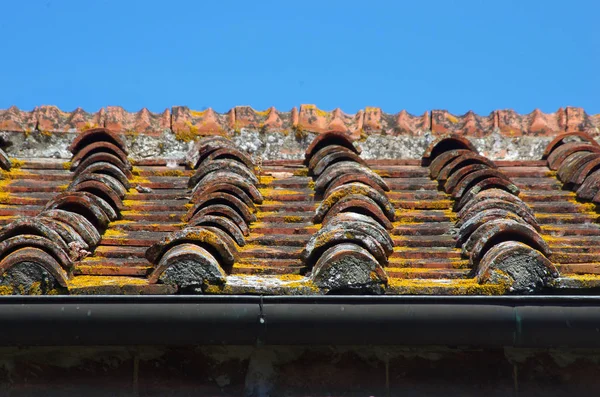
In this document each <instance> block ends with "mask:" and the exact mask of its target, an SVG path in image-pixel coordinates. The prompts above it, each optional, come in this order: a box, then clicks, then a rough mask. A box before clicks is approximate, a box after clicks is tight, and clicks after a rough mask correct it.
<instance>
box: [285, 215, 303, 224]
mask: <svg viewBox="0 0 600 397" xmlns="http://www.w3.org/2000/svg"><path fill="white" fill-rule="evenodd" d="M303 220H304V218H302V217H301V216H293V215H290V216H284V217H283V221H284V222H285V223H300V222H302V221H303Z"/></svg>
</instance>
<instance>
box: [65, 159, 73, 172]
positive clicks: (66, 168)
mask: <svg viewBox="0 0 600 397" xmlns="http://www.w3.org/2000/svg"><path fill="white" fill-rule="evenodd" d="M72 165H73V163H71V162H70V161H65V162H64V163H63V165H62V166H63V169H65V170H67V171H68V170H70V169H71V166H72Z"/></svg>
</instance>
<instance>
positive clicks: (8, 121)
mask: <svg viewBox="0 0 600 397" xmlns="http://www.w3.org/2000/svg"><path fill="white" fill-rule="evenodd" d="M36 127H37V118H36V115H35V113H34V112H26V111H24V110H19V109H18V108H17V107H16V106H11V107H10V108H9V109H6V110H0V130H3V131H18V132H23V131H33V130H35V128H36Z"/></svg>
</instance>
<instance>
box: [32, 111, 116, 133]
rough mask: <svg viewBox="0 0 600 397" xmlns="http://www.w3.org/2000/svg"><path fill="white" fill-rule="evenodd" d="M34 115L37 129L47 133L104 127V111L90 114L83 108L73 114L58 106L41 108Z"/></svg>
mask: <svg viewBox="0 0 600 397" xmlns="http://www.w3.org/2000/svg"><path fill="white" fill-rule="evenodd" d="M34 113H35V115H36V118H37V122H38V124H37V129H38V130H39V131H42V132H45V133H54V132H69V131H73V132H75V131H84V130H86V129H89V128H98V127H104V116H105V111H104V109H100V111H98V112H96V113H88V112H86V111H84V110H83V109H81V108H77V109H75V110H74V111H73V112H63V111H61V110H60V109H59V108H57V107H56V106H39V107H37V108H35V110H34Z"/></svg>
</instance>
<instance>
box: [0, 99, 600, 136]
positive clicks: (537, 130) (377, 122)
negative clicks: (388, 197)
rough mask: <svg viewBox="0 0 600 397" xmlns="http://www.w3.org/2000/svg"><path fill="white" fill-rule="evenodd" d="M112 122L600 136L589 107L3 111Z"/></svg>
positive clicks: (3, 113)
mask: <svg viewBox="0 0 600 397" xmlns="http://www.w3.org/2000/svg"><path fill="white" fill-rule="evenodd" d="M95 127H105V128H109V129H111V130H112V131H115V132H119V133H128V132H132V133H133V132H135V133H144V134H149V135H160V134H162V133H163V132H164V131H166V130H171V131H172V132H173V133H175V134H176V135H178V136H179V137H181V138H184V139H193V138H195V137H196V136H204V135H225V134H228V135H231V134H232V133H235V132H239V131H240V130H241V129H251V130H258V131H261V132H275V131H281V132H286V133H287V132H291V131H293V132H295V133H297V134H300V135H304V133H305V132H312V133H324V132H329V131H335V132H343V133H346V134H348V135H349V136H350V137H352V138H354V139H358V138H360V137H361V136H364V135H370V134H385V135H392V136H395V135H403V134H409V135H411V134H415V135H422V134H424V133H425V132H431V133H433V134H447V133H461V134H463V135H467V136H470V137H483V136H486V135H489V134H490V133H492V132H499V133H500V134H502V135H505V136H520V135H533V136H549V135H552V134H555V133H557V132H578V131H579V132H587V133H590V134H592V135H594V136H597V135H600V114H596V115H589V114H587V113H586V112H585V110H584V109H583V108H579V107H572V106H567V107H565V108H559V109H558V110H556V111H555V112H551V113H544V112H542V111H541V110H539V109H534V110H533V111H531V112H530V113H527V114H525V113H523V114H519V113H517V112H515V111H514V110H511V109H499V110H494V111H492V112H490V114H489V115H479V114H476V113H474V112H473V111H468V112H466V113H465V114H463V115H457V114H453V113H450V112H448V111H447V110H437V109H433V110H427V111H425V112H424V113H423V114H422V115H414V114H411V113H409V112H407V111H406V110H401V111H399V112H398V113H386V112H383V111H382V110H381V108H379V107H365V108H364V109H361V110H359V111H357V112H356V113H354V114H351V113H345V112H344V111H342V110H341V109H340V108H336V109H333V110H331V111H324V110H321V109H319V108H318V107H317V106H315V105H313V104H302V105H300V106H299V108H297V107H293V108H292V109H291V110H289V111H280V110H277V109H276V108H274V107H271V108H269V109H267V110H264V111H260V110H255V109H254V108H252V107H250V106H236V107H233V108H231V109H230V110H229V111H227V112H225V113H219V112H215V111H214V110H213V109H212V108H208V109H205V110H201V111H197V110H192V109H190V108H189V107H187V106H173V107H171V108H167V109H165V110H164V111H163V112H162V113H155V112H150V111H149V110H148V109H147V108H142V109H141V110H139V111H137V112H128V111H126V110H125V109H124V108H123V107H121V106H106V107H104V108H101V109H100V110H99V111H97V112H86V111H85V110H83V109H81V108H77V109H75V110H73V111H72V112H64V111H62V110H60V109H59V108H58V107H57V106H53V105H43V106H37V107H35V108H34V109H33V110H32V111H24V110H20V109H19V108H17V107H16V106H12V107H10V108H9V109H3V110H0V130H2V131H13V132H30V131H34V130H39V131H43V132H48V133H54V132H81V131H85V130H87V129H89V128H95Z"/></svg>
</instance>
